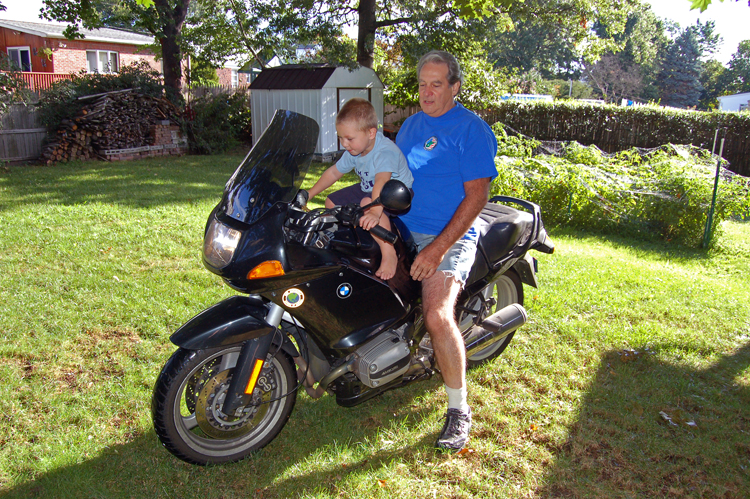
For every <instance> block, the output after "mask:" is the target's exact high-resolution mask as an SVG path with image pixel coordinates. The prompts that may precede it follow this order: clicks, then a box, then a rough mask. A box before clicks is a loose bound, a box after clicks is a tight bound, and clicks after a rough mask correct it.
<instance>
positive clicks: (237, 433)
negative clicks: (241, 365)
mask: <svg viewBox="0 0 750 499" xmlns="http://www.w3.org/2000/svg"><path fill="white" fill-rule="evenodd" d="M240 350H241V345H235V346H232V347H223V348H217V349H210V350H186V349H183V348H180V349H178V350H177V351H176V352H175V353H174V354H173V355H172V357H171V358H170V359H169V360H168V361H167V364H166V365H165V366H164V369H162V371H161V373H160V374H159V378H158V379H157V380H156V385H155V386H154V394H153V398H152V401H151V416H152V418H153V421H154V429H155V431H156V434H157V436H158V437H159V440H160V441H161V443H162V444H163V445H164V447H166V448H167V450H168V451H169V452H171V453H172V454H174V455H175V456H177V457H178V458H180V459H182V460H183V461H186V462H188V463H192V464H199V465H205V464H217V463H226V462H232V461H239V460H240V459H243V458H244V457H246V456H248V455H249V454H251V453H252V452H254V451H257V450H258V449H260V448H261V447H263V446H265V445H266V444H268V443H269V442H270V441H271V440H273V439H274V438H275V437H276V435H278V434H279V432H280V431H281V429H282V428H283V427H284V425H285V424H286V422H287V420H288V419H289V416H290V414H291V412H292V409H293V408H294V403H295V401H296V399H297V392H296V391H294V388H295V384H296V377H295V370H294V368H293V365H294V364H293V361H292V360H291V359H290V358H289V356H288V355H287V354H285V353H284V352H282V351H279V352H277V354H276V355H275V356H274V357H271V356H270V355H269V356H268V358H267V359H266V363H265V364H264V366H263V370H262V371H261V374H260V377H259V378H258V382H257V384H256V388H255V391H254V392H253V397H252V403H251V405H248V406H247V407H245V409H244V412H243V414H242V415H241V416H239V417H235V416H228V415H226V414H224V413H223V412H221V410H220V409H221V408H222V406H223V402H224V396H225V395H226V391H227V388H228V387H229V382H230V381H231V379H232V373H233V371H234V367H235V366H236V365H237V359H238V357H239V354H240ZM289 392H291V393H289ZM285 394H286V396H284V395H285Z"/></svg>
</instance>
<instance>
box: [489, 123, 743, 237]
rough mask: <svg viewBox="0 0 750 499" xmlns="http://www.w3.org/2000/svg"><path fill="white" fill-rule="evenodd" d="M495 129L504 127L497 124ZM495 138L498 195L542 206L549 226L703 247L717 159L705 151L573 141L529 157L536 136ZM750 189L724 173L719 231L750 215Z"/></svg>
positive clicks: (718, 209) (715, 227) (716, 215)
mask: <svg viewBox="0 0 750 499" xmlns="http://www.w3.org/2000/svg"><path fill="white" fill-rule="evenodd" d="M493 130H495V131H496V133H497V131H502V129H501V128H500V127H498V126H497V125H495V126H494V127H493ZM497 137H498V144H499V146H500V147H499V153H498V157H497V160H496V161H497V166H498V172H499V174H500V175H499V176H498V178H497V179H495V181H494V183H493V187H492V191H493V194H506V195H512V196H516V197H521V198H524V199H529V200H531V201H533V202H535V203H537V204H539V205H540V206H541V207H542V215H543V219H544V221H545V223H546V224H549V225H552V226H554V225H565V226H570V227H576V228H581V229H586V230H593V231H603V232H617V233H623V232H629V233H631V234H633V235H636V236H638V237H641V238H645V239H650V238H652V237H653V236H654V235H656V236H658V237H660V238H662V239H664V240H666V241H670V242H674V243H677V244H681V245H685V246H692V247H697V246H700V245H701V243H702V241H703V233H704V230H705V226H706V219H707V216H708V211H709V206H710V204H711V198H712V194H713V179H714V172H715V160H714V158H712V157H711V156H710V154H709V153H708V152H707V151H704V150H700V149H697V148H690V147H686V146H672V145H669V146H664V147H660V148H657V149H654V150H652V151H649V152H642V151H639V150H636V149H630V150H625V151H621V152H619V153H617V154H614V155H611V156H609V155H606V154H603V153H602V152H601V151H600V150H599V149H598V148H597V147H596V146H589V147H585V146H582V145H581V144H579V143H577V142H569V143H566V144H565V146H564V149H563V152H562V154H561V155H560V156H551V155H534V154H533V153H532V154H527V155H526V156H525V157H524V156H521V155H519V154H517V153H518V152H519V151H534V150H536V149H537V146H538V142H537V141H534V140H531V139H525V138H520V137H517V136H516V137H509V136H507V135H505V134H504V133H498V134H497ZM506 153H508V154H506ZM749 187H750V182H749V181H748V179H747V178H745V177H740V176H729V175H726V174H725V175H724V176H723V177H722V181H721V185H720V188H719V192H718V197H717V204H716V211H715V213H714V218H713V227H712V228H713V231H714V234H715V233H716V231H717V230H719V228H720V224H721V222H722V221H724V220H726V219H728V218H729V217H731V216H734V215H746V214H747V213H748V212H749V211H748V210H750V194H748V188H749Z"/></svg>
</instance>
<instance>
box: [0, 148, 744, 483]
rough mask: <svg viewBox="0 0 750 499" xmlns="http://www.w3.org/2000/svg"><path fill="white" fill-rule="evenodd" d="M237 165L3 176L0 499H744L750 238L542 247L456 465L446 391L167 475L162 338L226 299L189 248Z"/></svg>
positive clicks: (325, 422)
mask: <svg viewBox="0 0 750 499" xmlns="http://www.w3.org/2000/svg"><path fill="white" fill-rule="evenodd" d="M240 160H241V156H231V155H228V156H218V157H216V156H215V157H184V158H179V159H152V160H144V161H139V162H130V163H112V164H106V163H99V162H89V163H69V164H66V165H59V166H56V167H7V168H1V169H0V217H1V220H2V223H0V270H1V271H0V289H2V300H1V301H0V338H2V342H0V379H2V380H3V383H2V385H0V421H1V422H0V496H3V497H45V498H46V497H55V498H58V497H60V498H66V497H70V498H74V497H75V498H77V497H86V498H89V497H91V498H100V497H101V498H110V497H115V498H119V497H123V498H125V497H136V498H141V497H154V498H156V497H159V498H161V497H175V498H240V497H242V498H247V497H258V498H261V497H262V498H276V497H278V498H287V497H357V498H369V497H383V498H386V497H388V498H390V497H419V498H422V497H424V498H433V497H436V498H441V497H467V498H468V497H492V498H537V497H539V498H542V497H582V498H584V497H585V498H589V497H590V498H601V497H607V498H610V497H612V498H641V497H675V498H687V497H694V498H698V497H721V498H735V497H736V498H740V497H747V496H748V492H747V491H749V490H750V272H749V271H750V256H749V255H750V225H748V224H747V223H740V222H728V223H726V224H725V226H724V231H723V235H722V239H721V240H720V241H719V243H718V245H717V246H716V248H715V249H712V250H711V251H710V252H705V251H699V250H693V249H685V248H680V247H675V246H671V245H668V244H655V243H642V242H639V241H637V240H634V239H625V238H621V237H617V236H602V235H595V234H587V233H583V232H574V231H568V230H560V229H557V230H555V229H554V228H553V229H552V230H551V235H552V237H553V239H554V240H555V243H556V244H557V251H556V252H555V254H554V255H542V254H536V255H535V256H536V257H537V258H539V281H540V287H539V289H533V288H529V287H526V288H525V291H526V307H527V309H528V312H529V323H528V324H527V325H526V326H524V328H523V329H522V330H520V331H519V332H518V333H517V334H516V337H515V338H514V340H513V342H512V343H511V345H510V346H509V348H508V349H507V350H506V352H505V353H504V354H503V355H502V356H501V357H500V358H499V359H497V360H496V361H495V362H493V363H492V364H490V365H488V366H484V367H482V368H480V369H477V370H474V371H472V372H471V373H470V374H469V390H470V395H469V397H470V403H471V404H472V406H473V409H474V429H473V433H472V439H471V441H470V445H469V451H468V452H465V453H464V454H462V455H460V456H446V455H442V454H439V453H437V452H435V451H434V450H433V448H432V445H433V442H434V439H435V437H436V435H437V432H438V431H439V429H440V427H441V425H442V421H441V420H440V418H441V416H442V414H443V411H444V404H445V396H444V392H443V390H442V388H441V383H440V381H439V379H437V378H434V379H432V380H430V381H427V382H423V383H418V384H413V385H410V386H409V387H407V388H405V389H402V390H398V391H394V392H389V393H386V394H385V395H383V396H381V397H379V398H376V399H374V400H372V401H369V402H367V403H365V404H363V405H361V406H358V407H355V408H352V409H345V408H341V407H338V406H337V405H336V404H335V401H334V399H333V398H332V397H329V396H326V397H324V398H322V399H320V400H318V401H314V400H312V399H311V398H309V397H308V396H307V395H306V394H300V396H299V397H298V399H297V405H296V408H295V411H294V413H293V414H292V417H291V419H290V421H289V423H288V425H287V426H286V428H285V429H284V430H283V431H282V433H281V435H280V436H279V437H278V438H277V439H276V440H275V441H273V442H272V443H271V444H270V445H269V446H267V447H266V448H265V449H264V450H262V451H261V452H259V453H258V454H256V455H254V456H253V457H251V458H250V459H247V460H245V461H243V462H240V463H235V464H231V465H225V466H217V467H203V468H202V467H196V466H191V465H187V464H185V463H183V462H181V461H179V460H177V459H175V458H174V457H172V456H171V454H169V453H168V452H167V451H166V450H164V449H163V448H162V447H161V446H160V445H159V443H158V441H157V439H156V436H155V434H154V432H153V430H152V428H151V422H150V398H151V389H152V386H153V383H154V381H155V379H156V376H157V374H158V372H159V369H160V368H161V366H162V365H163V363H164V362H165V361H166V359H167V358H168V357H169V355H170V354H171V352H172V351H173V350H174V346H173V345H172V344H171V343H169V340H168V338H169V335H170V334H171V333H172V332H173V331H174V330H175V329H176V328H177V327H179V326H180V325H181V324H182V323H183V322H185V321H186V320H187V319H189V318H190V317H192V316H193V315H194V314H196V313H198V312H199V311H201V310H202V309H204V308H206V307H207V306H209V305H211V304H213V303H215V302H217V301H219V300H221V299H223V298H225V297H227V296H230V295H232V294H233V292H232V290H230V289H229V288H228V287H226V286H225V285H223V284H222V283H221V281H220V279H218V278H217V277H216V276H214V275H213V274H211V273H209V272H208V271H207V270H205V269H204V268H203V267H202V265H201V261H200V249H201V243H202V235H203V228H204V224H205V220H206V217H207V215H208V213H209V212H210V210H211V209H212V208H213V206H214V205H215V204H216V203H217V202H218V200H219V198H220V196H221V192H222V189H223V186H224V183H225V182H226V180H227V179H228V178H229V176H230V175H231V173H232V171H233V170H234V168H235V167H236V166H237V164H238V163H239V161H240ZM322 168H323V167H322V166H318V167H317V170H316V171H317V172H318V173H319V172H320V171H322ZM313 180H314V179H313V178H311V179H308V180H307V184H306V185H307V186H309V185H311V184H312V181H313ZM320 199H322V198H319V200H318V201H320Z"/></svg>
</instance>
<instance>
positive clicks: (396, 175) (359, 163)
mask: <svg viewBox="0 0 750 499" xmlns="http://www.w3.org/2000/svg"><path fill="white" fill-rule="evenodd" d="M336 169H337V170H338V171H340V172H341V173H349V172H350V171H352V170H354V171H355V172H356V173H357V175H358V176H359V179H360V187H361V188H362V190H363V191H364V192H372V188H373V186H374V185H375V175H377V174H378V173H382V172H391V180H400V181H401V182H403V183H404V184H405V185H406V187H411V185H412V183H413V182H414V178H413V177H412V176H411V171H409V165H408V164H407V163H406V158H405V157H404V155H403V154H402V153H401V149H399V148H398V146H396V144H394V143H393V141H391V140H390V139H388V138H386V137H385V135H383V133H382V132H378V133H377V135H375V145H374V146H373V148H372V151H370V152H369V153H367V154H365V155H364V156H362V155H361V154H360V155H358V156H352V155H351V154H349V151H346V152H344V155H343V156H341V159H339V160H338V162H336Z"/></svg>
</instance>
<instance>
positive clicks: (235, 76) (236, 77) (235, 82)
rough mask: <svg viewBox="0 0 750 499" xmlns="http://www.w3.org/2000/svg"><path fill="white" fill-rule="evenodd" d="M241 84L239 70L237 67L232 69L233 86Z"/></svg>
mask: <svg viewBox="0 0 750 499" xmlns="http://www.w3.org/2000/svg"><path fill="white" fill-rule="evenodd" d="M239 86H240V74H239V73H238V72H237V70H236V69H233V70H232V88H237V87H239Z"/></svg>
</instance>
